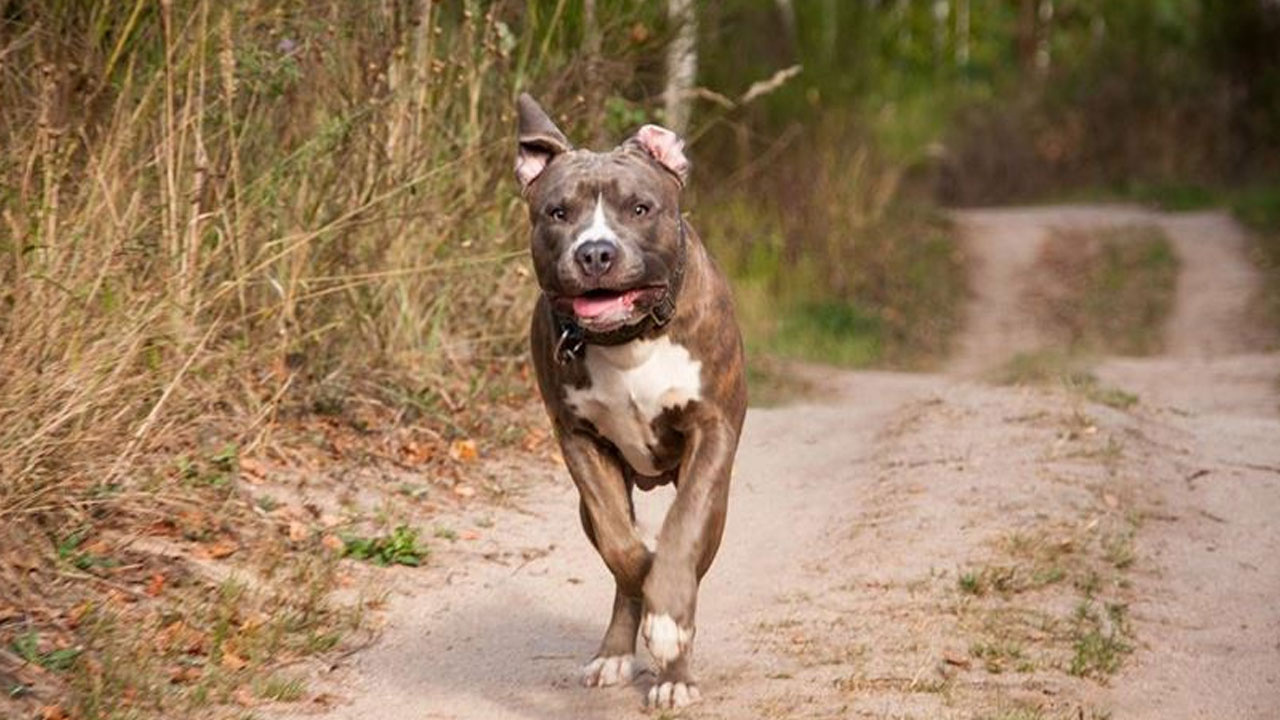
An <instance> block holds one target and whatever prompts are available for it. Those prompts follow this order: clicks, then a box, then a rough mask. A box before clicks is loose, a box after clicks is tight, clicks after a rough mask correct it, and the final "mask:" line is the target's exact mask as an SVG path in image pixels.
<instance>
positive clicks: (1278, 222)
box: [1231, 184, 1280, 336]
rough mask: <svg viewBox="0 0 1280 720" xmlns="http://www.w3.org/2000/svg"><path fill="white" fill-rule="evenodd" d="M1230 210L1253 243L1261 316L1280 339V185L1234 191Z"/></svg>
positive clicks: (1259, 186)
mask: <svg viewBox="0 0 1280 720" xmlns="http://www.w3.org/2000/svg"><path fill="white" fill-rule="evenodd" d="M1231 209H1232V212H1234V213H1235V216H1236V218H1238V219H1239V220H1240V221H1241V222H1242V223H1244V225H1245V226H1246V227H1248V228H1249V230H1250V231H1251V235H1252V240H1253V252H1252V256H1253V260H1254V263H1255V264H1256V265H1257V266H1258V268H1259V269H1260V270H1261V271H1262V279H1263V292H1262V298H1261V301H1262V302H1261V305H1262V307H1263V313H1264V314H1265V316H1266V318H1267V320H1268V321H1269V323H1270V326H1271V328H1272V334H1273V336H1280V184H1271V185H1257V186H1253V187H1249V188H1246V189H1244V190H1241V191H1239V192H1237V193H1236V194H1235V195H1234V197H1233V198H1232V200H1231Z"/></svg>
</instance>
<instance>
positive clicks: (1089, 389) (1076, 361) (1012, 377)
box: [991, 348, 1140, 410]
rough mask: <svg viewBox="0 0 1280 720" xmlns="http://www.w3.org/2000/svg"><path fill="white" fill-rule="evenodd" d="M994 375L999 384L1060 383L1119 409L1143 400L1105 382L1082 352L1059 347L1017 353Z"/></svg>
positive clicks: (1073, 391) (1067, 388)
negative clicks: (1091, 370) (1091, 369)
mask: <svg viewBox="0 0 1280 720" xmlns="http://www.w3.org/2000/svg"><path fill="white" fill-rule="evenodd" d="M991 379H992V380H993V381H994V382H996V383H997V384H1000V385H1058V386H1061V387H1063V388H1064V389H1066V390H1067V391H1069V392H1072V393H1075V394H1078V395H1080V396H1082V397H1084V398H1085V399H1086V400H1088V401H1090V402H1095V403H1098V404H1099V405H1106V406H1107V407H1110V408H1115V409H1116V410H1128V409H1130V408H1132V407H1134V406H1135V405H1137V404H1138V402H1139V400H1140V398H1139V397H1138V396H1137V395H1135V394H1133V393H1131V392H1128V391H1126V390H1122V389H1120V388H1117V387H1112V386H1110V385H1105V384H1103V383H1102V381H1100V380H1099V379H1098V377H1097V376H1096V375H1094V374H1093V373H1092V372H1090V371H1089V370H1088V369H1087V368H1086V363H1085V361H1084V359H1083V358H1082V356H1080V355H1078V354H1072V353H1070V352H1067V351H1064V350H1061V349H1056V348H1048V349H1043V350H1037V351H1033V352H1021V353H1017V354H1015V355H1014V356H1013V357H1012V358H1010V359H1009V360H1008V361H1007V362H1005V363H1004V364H1003V365H1001V366H1000V367H999V368H997V369H996V370H995V371H994V373H993V374H992V376H991Z"/></svg>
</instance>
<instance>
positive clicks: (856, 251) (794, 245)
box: [698, 139, 966, 369]
mask: <svg viewBox="0 0 1280 720" xmlns="http://www.w3.org/2000/svg"><path fill="white" fill-rule="evenodd" d="M845 141H847V142H854V141H852V140H847V139H846V140H845ZM833 142H834V141H833ZM846 151H847V150H845V149H840V148H836V147H828V148H815V152H820V153H822V154H823V155H824V156H838V155H839V154H840V153H841V152H846ZM837 159H838V158H835V157H826V159H825V160H823V163H835V162H836V160H837ZM870 165H874V163H872V162H871V161H865V162H863V163H861V165H858V166H857V167H858V168H861V169H860V173H861V174H860V175H859V177H858V178H854V179H849V180H845V179H840V180H839V181H837V179H835V178H830V179H828V180H826V181H821V178H815V176H814V175H813V174H812V173H803V174H801V171H800V170H795V171H794V172H795V173H796V174H801V177H802V178H803V179H798V180H797V181H796V183H797V184H798V185H801V186H803V185H806V184H813V185H814V187H813V188H812V192H810V193H802V195H803V202H804V203H806V204H807V205H808V206H809V207H808V208H807V209H806V210H805V211H803V212H799V211H797V210H796V209H795V208H792V207H789V206H788V205H786V199H785V198H787V197H790V196H791V195H794V194H796V193H797V192H799V189H798V187H792V186H790V185H789V186H788V187H787V189H786V190H784V191H780V192H782V193H783V195H782V196H781V197H780V198H779V197H774V196H773V193H772V191H771V190H770V189H769V188H767V187H765V188H761V190H760V193H761V198H760V199H759V201H758V202H754V203H747V202H744V201H743V199H742V198H740V197H736V198H732V199H723V198H716V197H712V198H709V199H708V200H706V201H704V202H703V210H702V211H701V212H700V214H699V215H700V216H699V218H698V222H699V223H700V225H699V228H700V230H701V231H702V235H703V237H704V238H705V239H706V241H707V243H708V245H709V247H710V249H711V251H712V253H713V255H714V256H715V257H716V259H717V261H718V262H719V263H720V265H721V266H722V267H723V268H724V269H725V271H726V273H727V274H728V275H729V276H730V280H731V284H732V286H733V289H734V294H735V298H736V304H737V311H738V317H739V321H740V323H741V324H742V327H743V333H744V337H745V340H746V344H747V350H748V354H749V355H750V356H751V357H753V358H759V357H768V356H772V357H776V358H790V359H797V360H804V361H812V362H819V363H825V364H831V365H837V366H842V367H857V368H863V367H884V366H888V367H903V368H913V369H920V368H928V367H931V366H933V365H934V364H936V363H937V362H938V361H940V360H941V359H942V358H943V357H944V356H945V354H946V352H947V350H948V349H949V346H950V340H951V338H952V336H953V335H954V333H955V331H956V330H957V328H958V327H959V322H960V318H959V311H960V309H961V308H962V306H963V304H964V300H965V294H966V289H965V268H964V264H963V257H962V255H961V253H960V251H959V246H958V243H957V237H956V233H955V231H954V228H953V226H952V225H951V223H950V222H949V221H947V220H945V219H944V218H942V217H941V216H938V215H936V214H934V213H932V212H929V211H925V210H922V209H920V208H912V207H907V206H905V205H901V204H895V201H894V200H893V199H892V198H893V185H892V183H890V182H889V181H887V180H885V179H884V177H883V176H882V175H883V174H884V173H887V171H882V174H877V172H876V171H874V170H872V169H868V166H870ZM831 172H832V173H834V172H835V171H834V170H832V171H831ZM878 184H884V187H881V188H879V189H877V185H878ZM877 193H883V197H881V196H880V195H878V194H877Z"/></svg>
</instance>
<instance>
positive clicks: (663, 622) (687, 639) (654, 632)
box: [640, 613, 693, 667]
mask: <svg viewBox="0 0 1280 720" xmlns="http://www.w3.org/2000/svg"><path fill="white" fill-rule="evenodd" d="M640 633H641V634H642V635H644V642H645V644H646V645H648V646H649V654H651V655H653V659H654V660H656V661H657V662H658V665H659V666H661V667H666V666H667V665H669V664H671V663H672V662H674V661H675V659H676V658H678V657H680V656H681V655H683V654H684V653H685V652H686V651H687V650H688V649H689V646H690V645H691V644H692V643H693V628H692V627H688V628H684V627H680V626H679V625H677V624H676V621H675V619H674V618H672V617H671V616H670V615H665V614H663V615H655V614H654V613H649V614H647V615H645V616H644V622H643V623H641V625H640Z"/></svg>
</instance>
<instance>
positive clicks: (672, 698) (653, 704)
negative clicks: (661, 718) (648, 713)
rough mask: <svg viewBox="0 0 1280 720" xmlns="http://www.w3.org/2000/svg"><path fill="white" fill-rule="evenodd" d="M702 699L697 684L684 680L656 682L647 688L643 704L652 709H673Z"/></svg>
mask: <svg viewBox="0 0 1280 720" xmlns="http://www.w3.org/2000/svg"><path fill="white" fill-rule="evenodd" d="M701 699H702V693H700V692H698V686H697V685H694V684H693V683H684V682H672V681H667V682H662V681H659V682H656V683H654V684H653V687H651V688H649V696H648V698H647V699H646V701H645V704H646V705H647V706H648V707H649V708H651V709H654V710H675V709H678V708H682V707H685V706H687V705H692V704H693V703H696V702H698V701H699V700H701Z"/></svg>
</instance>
